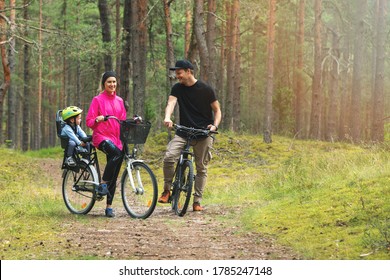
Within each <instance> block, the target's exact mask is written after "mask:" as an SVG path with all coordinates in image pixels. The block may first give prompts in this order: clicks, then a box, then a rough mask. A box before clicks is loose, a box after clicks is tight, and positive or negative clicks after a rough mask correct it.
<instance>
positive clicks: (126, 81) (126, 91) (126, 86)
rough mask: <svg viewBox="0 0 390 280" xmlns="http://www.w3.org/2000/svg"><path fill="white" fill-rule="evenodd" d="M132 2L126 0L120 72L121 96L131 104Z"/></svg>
mask: <svg viewBox="0 0 390 280" xmlns="http://www.w3.org/2000/svg"><path fill="white" fill-rule="evenodd" d="M132 3H133V2H132V0H125V2H124V10H123V33H122V40H123V47H122V56H121V70H120V74H119V75H120V83H121V84H120V87H119V92H120V96H121V97H122V98H123V100H124V101H125V102H127V103H129V102H130V74H131V73H130V72H131V71H130V70H131V68H130V57H131V55H130V54H131V43H132V40H131V36H132V31H131V23H132V9H133V4H132ZM129 106H130V105H129Z"/></svg>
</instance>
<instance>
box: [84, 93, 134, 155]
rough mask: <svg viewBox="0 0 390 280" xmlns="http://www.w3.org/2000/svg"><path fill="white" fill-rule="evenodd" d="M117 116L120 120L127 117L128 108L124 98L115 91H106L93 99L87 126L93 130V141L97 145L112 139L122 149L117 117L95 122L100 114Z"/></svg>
mask: <svg viewBox="0 0 390 280" xmlns="http://www.w3.org/2000/svg"><path fill="white" fill-rule="evenodd" d="M101 115H103V116H108V115H110V116H116V117H117V118H118V119H120V120H125V119H126V109H125V106H124V104H123V99H122V98H120V97H119V96H117V95H116V93H114V94H113V95H109V94H108V93H107V92H106V91H103V92H101V93H100V94H99V95H97V96H95V97H94V98H93V99H92V102H91V105H90V106H89V110H88V114H87V117H86V122H87V126H88V127H90V128H91V129H92V130H93V134H92V143H93V145H94V146H95V147H99V144H100V143H101V142H102V141H104V140H111V141H112V143H114V144H115V146H117V147H118V148H119V149H122V141H121V140H120V125H119V123H118V122H117V121H116V120H115V119H108V120H107V121H104V122H98V123H96V122H95V119H96V117H98V116H101Z"/></svg>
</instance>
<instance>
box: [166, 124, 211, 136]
mask: <svg viewBox="0 0 390 280" xmlns="http://www.w3.org/2000/svg"><path fill="white" fill-rule="evenodd" d="M173 127H174V129H175V130H178V129H179V130H183V131H185V132H187V133H189V134H192V135H205V136H209V135H210V134H218V131H211V130H210V129H200V128H194V127H187V126H184V125H180V124H176V123H174V124H173Z"/></svg>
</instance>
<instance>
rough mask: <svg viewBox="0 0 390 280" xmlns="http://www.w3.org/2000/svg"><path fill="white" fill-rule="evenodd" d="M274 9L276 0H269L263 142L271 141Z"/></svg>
mask: <svg viewBox="0 0 390 280" xmlns="http://www.w3.org/2000/svg"><path fill="white" fill-rule="evenodd" d="M275 11H276V0H269V15H268V30H267V34H268V36H267V37H268V38H267V86H266V90H265V92H266V97H265V114H264V128H263V140H264V142H265V143H271V142H272V96H273V90H274V88H273V86H274V48H275V46H274V41H275Z"/></svg>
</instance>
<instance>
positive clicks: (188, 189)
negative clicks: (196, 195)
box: [174, 160, 194, 217]
mask: <svg viewBox="0 0 390 280" xmlns="http://www.w3.org/2000/svg"><path fill="white" fill-rule="evenodd" d="M193 184H194V167H193V166H192V163H191V161H188V160H186V161H184V163H183V165H182V166H181V170H180V171H179V174H177V176H176V182H175V186H176V191H175V197H174V208H175V213H176V214H177V215H179V216H181V217H182V216H184V214H185V213H186V212H187V208H188V204H189V203H190V199H191V193H192V186H193Z"/></svg>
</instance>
